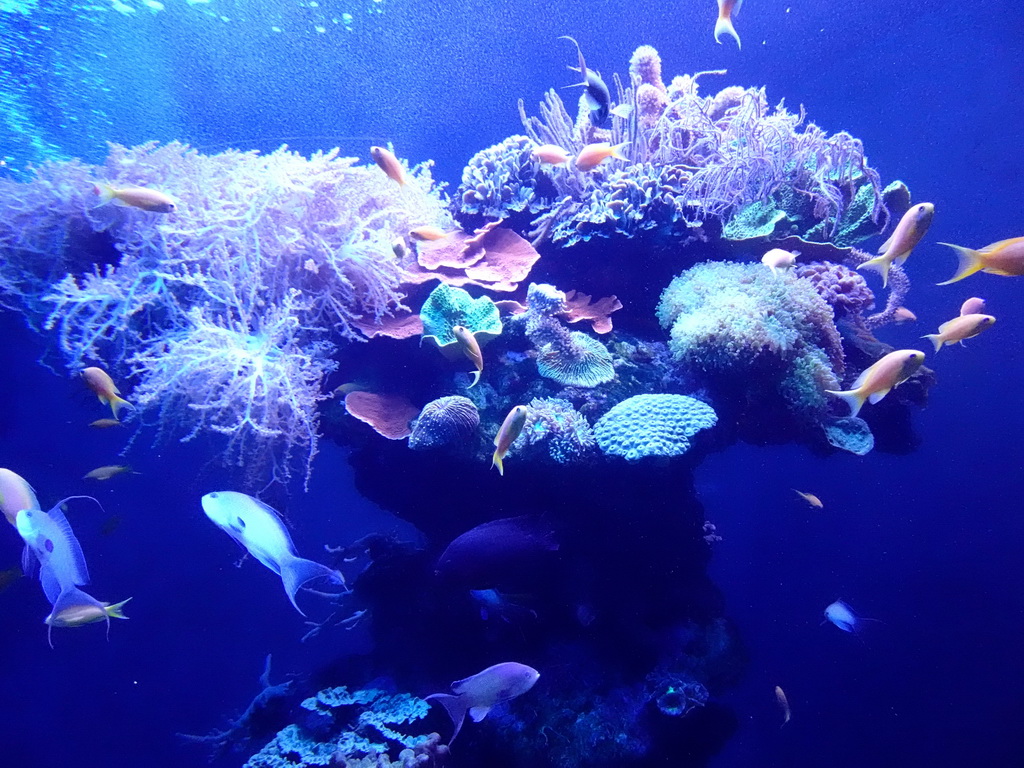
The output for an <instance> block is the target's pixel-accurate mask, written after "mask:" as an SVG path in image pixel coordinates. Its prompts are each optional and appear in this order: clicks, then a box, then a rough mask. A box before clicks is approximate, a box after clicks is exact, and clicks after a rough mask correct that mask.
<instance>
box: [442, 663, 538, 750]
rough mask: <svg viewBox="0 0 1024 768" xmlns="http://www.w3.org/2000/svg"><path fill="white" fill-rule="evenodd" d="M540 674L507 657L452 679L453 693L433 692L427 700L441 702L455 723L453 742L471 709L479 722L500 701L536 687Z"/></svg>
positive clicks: (509, 699)
mask: <svg viewBox="0 0 1024 768" xmlns="http://www.w3.org/2000/svg"><path fill="white" fill-rule="evenodd" d="M539 678H540V672H538V671H537V670H536V669H534V668H533V667H528V666H527V665H526V664H519V663H518V662H515V661H506V662H503V663H501V664H495V665H494V666H492V667H488V668H487V669H485V670H484V671H483V672H477V673H476V674H475V675H473V676H472V677H467V678H466V679H465V680H457V681H456V682H454V683H452V686H451V687H452V693H432V694H430V695H429V696H427V697H426V699H425V700H426V701H437V702H438V703H440V704H441V705H442V706H443V707H444V708H445V709H446V710H447V711H448V715H449V716H450V717H451V719H452V722H453V723H455V732H454V733H452V737H451V739H449V740H448V744H449V745H451V743H452V742H453V741H455V737H456V736H458V735H459V731H460V730H462V724H463V723H464V722H465V720H466V713H467V712H468V713H469V716H470V718H472V720H473V722H474V723H479V722H480V721H481V720H483V719H484V718H485V717H487V714H488V713H489V712H490V711H491V709H493V708H494V707H495V706H497V705H498V704H501V703H502V702H505V701H511V700H512V699H514V698H516V697H517V696H522V695H523V694H524V693H526V692H527V691H528V690H530V689H531V688H533V686H534V685H535V684H536V682H537V680H538V679H539Z"/></svg>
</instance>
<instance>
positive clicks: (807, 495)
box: [793, 488, 825, 509]
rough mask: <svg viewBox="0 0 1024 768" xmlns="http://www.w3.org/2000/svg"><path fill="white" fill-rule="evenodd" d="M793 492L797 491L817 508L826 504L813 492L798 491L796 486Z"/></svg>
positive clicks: (796, 492)
mask: <svg viewBox="0 0 1024 768" xmlns="http://www.w3.org/2000/svg"><path fill="white" fill-rule="evenodd" d="M793 493H795V494H796V495H797V496H799V497H800V498H801V499H803V500H804V501H806V502H807V503H808V504H810V505H811V506H812V507H814V508H815V509H824V508H825V505H824V504H822V503H821V499H819V498H818V497H817V496H815V495H814V494H813V493H804V492H803V491H798V490H797V489H796V488H794V489H793Z"/></svg>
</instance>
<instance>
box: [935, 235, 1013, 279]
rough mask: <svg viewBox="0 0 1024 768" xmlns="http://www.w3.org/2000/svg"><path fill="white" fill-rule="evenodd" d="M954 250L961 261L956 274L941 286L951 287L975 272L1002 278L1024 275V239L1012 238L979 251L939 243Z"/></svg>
mask: <svg viewBox="0 0 1024 768" xmlns="http://www.w3.org/2000/svg"><path fill="white" fill-rule="evenodd" d="M939 245H945V246H948V247H949V248H952V249H953V250H954V251H955V252H956V255H957V258H958V259H959V260H960V262H959V264H958V265H957V269H956V274H955V275H953V276H952V277H951V278H949V280H946V281H945V282H942V283H939V285H949V284H950V283H955V282H958V281H960V280H963V279H964V278H965V277H970V276H971V275H973V274H974V273H975V272H988V273H989V274H990V275H1000V276H1002V277H1020V276H1021V275H1024V237H1011V238H1010V239H1009V240H1000V241H999V242H997V243H992V245H986V246H985V247H984V248H981V249H979V250H977V251H976V250H973V249H972V248H964V247H963V246H960V245H953V244H952V243H939Z"/></svg>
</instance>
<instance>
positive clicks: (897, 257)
mask: <svg viewBox="0 0 1024 768" xmlns="http://www.w3.org/2000/svg"><path fill="white" fill-rule="evenodd" d="M934 216H935V206H934V205H932V204H931V203H918V204H917V205H914V206H911V208H910V210H908V211H907V212H906V213H905V214H903V218H902V219H900V223H899V224H897V225H896V229H895V230H893V233H892V235H891V236H890V237H889V239H888V240H886V241H885V242H884V243H882V245H881V247H880V248H879V249H878V253H879V255H878V256H877V257H875V258H873V259H869V260H868V261H865V262H864V263H863V264H861V265H859V266H858V267H857V269H873V270H875V271H876V272H878V273H879V274H881V275H882V286H883V287H885V286H888V285H889V270H890V269H891V268H892V265H893V264H902V263H903V262H905V261H906V260H907V258H908V257H909V256H910V252H911V251H913V250H914V248H915V247H916V246H917V244H918V243H919V242H921V238H922V237H924V235H925V232H927V231H928V227H930V226H931V223H932V218H934ZM951 282H952V281H951Z"/></svg>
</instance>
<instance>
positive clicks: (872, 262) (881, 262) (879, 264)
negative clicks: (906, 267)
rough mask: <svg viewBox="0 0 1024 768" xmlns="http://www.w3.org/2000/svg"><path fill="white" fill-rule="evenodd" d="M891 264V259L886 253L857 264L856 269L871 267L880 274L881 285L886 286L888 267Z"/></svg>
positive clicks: (887, 283) (887, 282)
mask: <svg viewBox="0 0 1024 768" xmlns="http://www.w3.org/2000/svg"><path fill="white" fill-rule="evenodd" d="M891 266H892V259H890V258H889V256H888V255H883V256H878V257H876V258H874V259H868V260H867V261H865V262H864V263H863V264H860V265H858V267H857V269H873V270H874V271H875V272H877V273H878V274H880V275H881V276H882V287H883V288H886V287H888V285H889V268H890V267H891Z"/></svg>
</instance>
